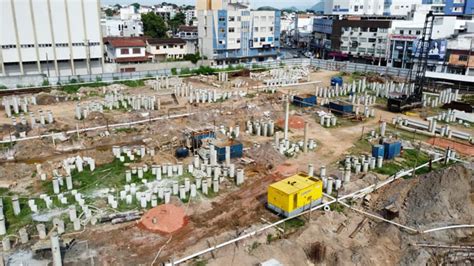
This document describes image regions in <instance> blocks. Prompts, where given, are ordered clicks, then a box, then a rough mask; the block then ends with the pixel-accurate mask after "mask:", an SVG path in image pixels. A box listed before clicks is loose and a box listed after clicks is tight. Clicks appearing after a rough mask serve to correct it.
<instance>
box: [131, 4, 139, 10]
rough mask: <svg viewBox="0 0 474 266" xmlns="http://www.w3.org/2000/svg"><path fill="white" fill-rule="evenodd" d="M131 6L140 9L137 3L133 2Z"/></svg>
mask: <svg viewBox="0 0 474 266" xmlns="http://www.w3.org/2000/svg"><path fill="white" fill-rule="evenodd" d="M132 6H134V7H135V10H138V9H140V4H139V3H133V4H132Z"/></svg>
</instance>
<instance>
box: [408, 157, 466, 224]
mask: <svg viewBox="0 0 474 266" xmlns="http://www.w3.org/2000/svg"><path fill="white" fill-rule="evenodd" d="M473 167H474V166H472V165H471V167H469V166H467V165H466V166H463V165H458V166H454V167H450V168H447V169H444V170H442V171H437V172H433V173H431V174H428V175H425V176H420V177H419V178H418V183H417V184H416V185H415V186H414V187H413V188H412V189H411V190H410V192H409V193H408V198H407V199H406V201H405V205H406V216H407V217H406V220H407V223H408V224H409V225H414V226H416V225H417V224H419V225H422V226H423V227H429V226H430V225H431V227H437V226H445V225H449V224H468V223H474V168H473Z"/></svg>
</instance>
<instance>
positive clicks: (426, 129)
mask: <svg viewBox="0 0 474 266" xmlns="http://www.w3.org/2000/svg"><path fill="white" fill-rule="evenodd" d="M392 124H393V125H395V126H397V127H399V128H402V129H404V130H407V131H411V132H414V131H416V132H417V133H419V134H424V135H427V136H441V137H447V138H448V139H450V138H453V137H455V138H458V139H462V140H466V141H469V142H471V143H472V142H474V139H473V136H472V135H471V134H469V133H466V132H462V131H458V130H453V129H451V127H450V126H449V125H443V126H440V127H438V126H437V120H436V119H430V120H428V123H425V122H420V121H416V120H412V119H407V118H402V117H400V116H398V117H394V118H393V119H392Z"/></svg>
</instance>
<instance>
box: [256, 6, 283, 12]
mask: <svg viewBox="0 0 474 266" xmlns="http://www.w3.org/2000/svg"><path fill="white" fill-rule="evenodd" d="M257 10H260V11H263V10H264V11H275V10H278V9H277V8H274V7H271V6H261V7H259V8H257Z"/></svg>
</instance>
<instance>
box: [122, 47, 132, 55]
mask: <svg viewBox="0 0 474 266" xmlns="http://www.w3.org/2000/svg"><path fill="white" fill-rule="evenodd" d="M129 53H130V51H129V50H128V48H122V49H120V54H129Z"/></svg>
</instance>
